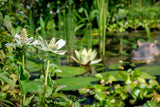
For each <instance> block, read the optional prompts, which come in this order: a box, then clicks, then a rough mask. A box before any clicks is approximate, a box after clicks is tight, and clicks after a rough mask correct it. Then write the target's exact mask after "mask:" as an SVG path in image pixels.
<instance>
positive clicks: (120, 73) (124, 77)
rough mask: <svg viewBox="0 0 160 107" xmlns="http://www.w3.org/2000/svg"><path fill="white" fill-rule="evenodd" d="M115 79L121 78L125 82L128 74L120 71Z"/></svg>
mask: <svg viewBox="0 0 160 107" xmlns="http://www.w3.org/2000/svg"><path fill="white" fill-rule="evenodd" d="M117 77H118V78H121V79H123V80H127V79H128V73H127V72H125V71H120V72H118V74H117Z"/></svg>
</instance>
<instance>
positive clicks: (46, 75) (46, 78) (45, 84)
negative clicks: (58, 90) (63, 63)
mask: <svg viewBox="0 0 160 107" xmlns="http://www.w3.org/2000/svg"><path fill="white" fill-rule="evenodd" d="M49 62H50V61H49V60H48V62H47V69H46V72H45V81H44V93H43V97H44V98H45V93H46V90H47V80H48V71H49Z"/></svg>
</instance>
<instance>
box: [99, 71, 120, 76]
mask: <svg viewBox="0 0 160 107" xmlns="http://www.w3.org/2000/svg"><path fill="white" fill-rule="evenodd" d="M118 72H120V71H107V72H102V73H100V74H101V75H103V76H106V75H108V74H110V75H113V76H116V75H117V74H118Z"/></svg>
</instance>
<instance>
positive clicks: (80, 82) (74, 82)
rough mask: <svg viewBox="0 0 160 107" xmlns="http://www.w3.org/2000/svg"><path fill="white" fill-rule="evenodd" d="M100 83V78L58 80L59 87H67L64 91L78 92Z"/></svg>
mask: <svg viewBox="0 0 160 107" xmlns="http://www.w3.org/2000/svg"><path fill="white" fill-rule="evenodd" d="M97 82H98V78H95V77H81V76H80V77H66V78H62V79H57V80H56V84H57V85H66V88H63V89H62V90H77V89H80V88H84V87H86V86H88V85H91V84H96V83H97Z"/></svg>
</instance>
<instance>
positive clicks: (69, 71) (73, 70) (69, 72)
mask: <svg viewBox="0 0 160 107" xmlns="http://www.w3.org/2000/svg"><path fill="white" fill-rule="evenodd" d="M60 69H61V70H62V73H57V76H58V77H72V76H76V75H81V74H83V73H84V72H86V69H84V68H82V67H72V66H60Z"/></svg>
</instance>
